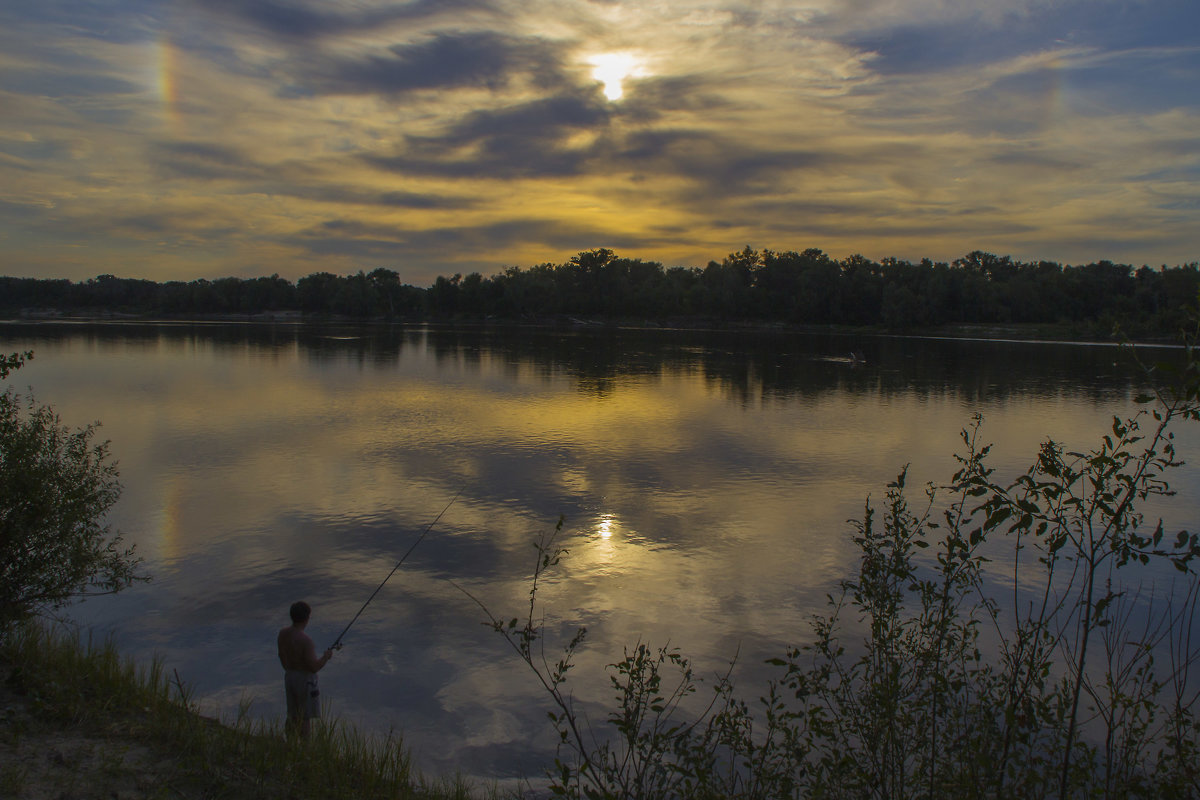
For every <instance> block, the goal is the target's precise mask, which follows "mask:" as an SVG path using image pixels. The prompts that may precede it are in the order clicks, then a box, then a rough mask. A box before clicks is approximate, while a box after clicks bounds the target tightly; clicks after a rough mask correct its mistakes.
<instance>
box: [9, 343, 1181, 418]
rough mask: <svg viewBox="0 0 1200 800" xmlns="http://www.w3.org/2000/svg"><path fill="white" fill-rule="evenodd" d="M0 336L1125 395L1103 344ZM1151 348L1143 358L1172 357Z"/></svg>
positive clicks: (373, 362) (756, 386) (842, 385)
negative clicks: (409, 353) (426, 354)
mask: <svg viewBox="0 0 1200 800" xmlns="http://www.w3.org/2000/svg"><path fill="white" fill-rule="evenodd" d="M0 334H3V335H5V336H6V338H12V339H21V340H22V341H31V342H34V343H36V342H38V341H44V342H61V341H66V340H67V339H75V338H79V337H82V338H83V339H84V341H85V342H87V344H88V346H95V347H99V348H105V347H118V346H119V347H131V346H134V347H146V346H152V345H153V346H166V347H179V348H182V349H188V348H192V347H194V348H197V349H211V350H212V351H213V352H215V353H219V354H226V353H232V352H236V351H241V350H244V349H246V348H255V349H257V350H260V351H266V352H268V353H270V352H272V351H274V352H276V353H278V354H280V355H282V354H283V353H286V352H291V351H292V350H293V349H298V351H299V352H300V353H301V355H302V356H303V358H305V359H306V360H308V361H311V362H314V363H318V364H319V363H329V362H333V361H345V360H347V358H349V360H351V361H352V362H354V363H357V364H359V365H361V366H364V367H367V366H370V367H376V368H380V369H388V368H392V367H394V366H395V364H396V363H397V362H398V361H399V359H400V358H401V356H402V355H403V354H404V353H405V352H406V351H408V352H412V353H421V354H425V353H428V354H429V355H431V356H432V357H433V359H434V361H435V363H436V364H437V365H438V366H439V367H443V368H444V367H447V366H450V365H455V366H458V367H461V368H465V369H468V370H479V369H480V368H481V365H482V364H483V363H484V361H485V357H486V360H488V361H490V362H491V363H497V364H501V365H503V366H504V369H505V371H506V372H507V373H508V374H516V373H517V372H519V371H523V372H526V373H529V374H534V375H541V376H544V377H547V378H548V377H550V376H553V375H566V376H568V377H569V378H571V379H572V380H573V381H574V382H575V384H576V386H577V389H578V391H579V392H581V393H583V394H587V395H592V396H596V397H605V396H608V395H610V394H611V393H612V392H613V391H614V390H615V389H616V387H618V386H619V385H620V384H621V383H622V382H624V381H626V380H628V379H630V378H634V377H642V376H654V375H659V374H661V373H663V372H664V371H669V372H687V373H695V374H699V375H703V376H704V378H705V379H706V380H707V381H709V382H710V383H712V384H714V385H715V387H716V388H718V389H719V390H721V391H724V392H727V393H728V394H729V395H730V396H732V397H734V398H736V399H737V400H738V401H739V402H741V403H743V404H754V403H760V402H765V401H767V400H769V399H786V398H793V397H802V398H810V399H811V398H816V397H819V396H821V395H824V394H827V393H829V392H845V393H847V394H851V395H857V394H867V393H873V392H878V393H880V394H881V395H883V396H884V397H890V396H894V395H899V394H915V395H916V396H917V397H935V396H939V395H945V394H958V395H961V396H962V397H963V399H964V400H966V401H969V402H972V403H977V402H994V401H999V400H1004V399H1005V398H1008V397H1011V396H1021V395H1026V394H1034V395H1040V396H1046V395H1060V394H1061V395H1068V396H1078V397H1079V398H1080V399H1083V400H1089V401H1101V400H1107V399H1111V398H1112V397H1114V396H1115V395H1117V394H1120V393H1124V392H1127V391H1129V389H1130V388H1131V387H1132V386H1134V385H1135V384H1136V383H1137V378H1136V376H1137V374H1138V372H1137V370H1136V368H1135V367H1134V366H1133V364H1132V361H1131V359H1130V358H1129V356H1128V354H1126V353H1124V352H1121V351H1120V350H1118V349H1117V348H1115V347H1108V346H1089V345H1074V344H1051V343H1032V342H1012V341H989V340H964V339H959V340H952V339H934V338H920V337H894V336H875V335H863V334H859V335H856V334H834V333H793V332H783V331H768V330H762V331H691V330H654V329H651V330H638V329H616V328H523V327H444V328H443V327H436V326H431V327H424V326H422V327H416V328H414V327H406V326H400V325H388V326H333V325H330V326H316V325H300V324H294V325H289V324H272V325H264V324H235V323H209V324H205V323H159V324H151V323H101V324H86V325H81V324H78V323H34V324H13V325H7V326H5V327H4V328H3V329H0ZM35 346H36V345H35ZM1150 352H1151V353H1152V354H1153V355H1152V356H1151V358H1150V360H1153V359H1154V358H1163V357H1167V358H1173V357H1176V356H1177V355H1178V353H1179V352H1180V351H1177V350H1162V349H1156V350H1153V351H1150Z"/></svg>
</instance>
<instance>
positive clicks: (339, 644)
mask: <svg viewBox="0 0 1200 800" xmlns="http://www.w3.org/2000/svg"><path fill="white" fill-rule="evenodd" d="M466 488H467V487H466V484H463V487H462V489H459V490H458V494H456V495H454V497H451V498H450V502H449V503H446V507H445V508H443V509H442V510H441V513H439V514H438V515H437V516H436V517H434V518H433V522H431V523H429V524H428V525H426V526H425V530H423V531H421V535H420V536H418V537H417V540H416V541H415V542H413V543H412V547H410V548H408V551H407V552H406V553H405V554H404V555H403V556H401V557H400V560H399V561H397V562H396V566H394V567H392V571H391V572H389V573H388V574H387V577H386V578H384V579H383V581H381V582H380V584H379V585H378V586H376V587H375V591H373V592H371V596H370V597H368V598H367V602H365V603H363V604H362V608H360V609H359V610H358V614H355V615H354V618H353V619H351V620H350V622H349V623H348V624H347V625H346V627H345V628H343V629H342V632H341V633H339V634H338V637H337V639H334V641H333V644H331V645H329V649H330V650H340V649H342V637H343V636H345V635H346V631H348V630H350V626H351V625H353V624H354V622H355V620H357V619H358V618H359V616H360V615H361V614H362V612H363V611H365V610H366V608H367V606H369V605H371V601H372V600H374V599H375V595H377V594H379V590H380V589H382V588H383V585H384V584H385V583H387V582H388V581H389V580H391V578H392V576H393V575H395V574H396V570H398V569H400V565H401V564H403V563H404V561H405V559H407V558H408V557H409V556H410V555H412V551H413V550H416V549H417V545H419V544H420V543H421V540H422V539H424V538H425V534H427V533H429V531H431V530H432V529H433V526H434V525H437V522H438V520H439V519H441V518H442V514H445V513H446V512H447V511H449V510H450V506H452V505H454V501H455V500H457V499H458V497H459V495H461V494H462V493H463V491H465V490H466Z"/></svg>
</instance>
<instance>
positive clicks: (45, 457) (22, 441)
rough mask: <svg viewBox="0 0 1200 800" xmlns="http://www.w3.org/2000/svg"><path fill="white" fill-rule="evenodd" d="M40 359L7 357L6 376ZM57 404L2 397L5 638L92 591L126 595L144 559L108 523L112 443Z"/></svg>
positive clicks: (0, 370)
mask: <svg viewBox="0 0 1200 800" xmlns="http://www.w3.org/2000/svg"><path fill="white" fill-rule="evenodd" d="M30 357H32V353H23V354H20V353H14V354H12V355H11V356H3V357H0V378H5V377H7V376H8V373H9V372H10V371H11V370H13V369H16V368H19V367H20V366H21V365H22V364H23V363H24V361H25V359H27V358H30ZM94 435H95V427H94V426H91V425H89V426H87V427H85V428H82V429H80V430H76V431H72V430H70V429H69V428H67V427H65V426H63V425H62V423H61V421H60V419H59V417H58V415H57V414H55V413H54V410H53V409H52V408H50V407H49V406H44V405H38V404H37V403H36V402H35V401H34V400H33V398H31V397H30V398H23V397H22V396H21V395H19V394H17V393H16V392H14V391H13V390H12V389H6V390H5V391H4V392H3V393H0V631H3V630H5V629H6V628H7V626H8V625H10V624H11V623H12V622H14V621H16V620H21V619H24V618H27V617H29V616H31V615H33V614H37V613H42V612H47V611H52V610H54V609H56V608H59V607H61V606H63V605H65V604H66V603H68V602H70V601H72V600H73V599H75V598H77V597H78V596H79V595H80V594H81V593H83V592H86V591H93V592H94V591H105V592H111V591H118V590H120V589H123V588H125V587H126V586H128V585H129V584H130V583H131V582H132V581H134V580H136V579H137V576H136V575H135V569H136V567H137V564H138V559H137V558H136V557H135V556H134V554H133V551H132V549H123V548H122V547H121V537H120V535H119V534H115V533H114V532H113V531H112V530H111V528H110V526H108V525H107V524H105V515H106V513H107V512H108V509H109V508H111V507H112V505H113V503H115V502H116V501H117V498H118V497H119V496H120V493H121V487H120V484H119V482H118V480H117V470H116V465H115V464H113V463H112V461H111V460H110V458H109V453H108V445H107V443H99V444H97V443H95V442H93V438H94Z"/></svg>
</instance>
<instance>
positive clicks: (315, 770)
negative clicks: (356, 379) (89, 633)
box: [0, 623, 498, 800]
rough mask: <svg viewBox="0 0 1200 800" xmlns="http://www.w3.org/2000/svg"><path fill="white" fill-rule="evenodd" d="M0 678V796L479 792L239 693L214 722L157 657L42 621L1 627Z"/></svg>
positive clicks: (355, 736) (386, 747)
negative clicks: (294, 722) (289, 721)
mask: <svg viewBox="0 0 1200 800" xmlns="http://www.w3.org/2000/svg"><path fill="white" fill-rule="evenodd" d="M0 679H4V687H3V702H0V723H3V724H2V725H0V795H3V796H72V797H85V796H86V797H92V796H95V797H113V796H121V797H127V796H140V797H181V798H196V797H204V798H321V799H322V800H336V799H337V798H356V799H357V798H401V799H403V800H408V799H409V798H413V799H414V800H415V799H417V798H420V799H421V800H451V799H453V800H466V799H467V798H470V797H473V796H478V795H473V794H472V787H471V786H470V785H469V784H468V783H467V782H466V781H465V780H463V779H461V778H455V779H444V780H432V781H431V780H427V779H425V778H424V777H423V776H421V775H420V774H419V773H418V772H417V771H416V770H415V769H414V767H413V765H412V760H411V758H410V755H409V753H408V751H407V750H406V749H405V748H404V744H403V741H402V740H401V739H400V737H398V736H392V735H389V736H388V737H386V738H382V739H380V738H374V737H369V736H366V735H363V734H362V733H360V732H358V731H357V730H355V729H354V728H353V727H351V726H349V725H347V724H345V723H343V722H340V721H338V720H336V719H335V720H331V721H327V722H324V723H323V724H318V725H314V729H313V733H312V735H311V736H310V737H309V738H308V739H306V740H299V739H295V738H292V739H289V738H288V737H287V736H286V735H285V733H284V727H283V725H282V724H280V723H264V722H256V721H252V720H250V719H249V717H248V715H247V714H246V713H245V712H246V708H247V706H248V704H246V705H244V706H243V708H242V709H241V710H240V713H239V714H238V719H237V720H236V721H235V722H233V723H231V724H227V725H226V724H221V723H219V722H218V721H216V720H213V719H209V718H207V717H204V716H202V715H200V714H198V713H197V712H196V710H195V708H194V706H193V703H192V699H191V697H190V694H189V693H188V692H187V690H186V688H185V687H182V686H181V685H179V684H178V683H175V682H173V681H172V680H171V679H170V678H169V677H168V676H167V675H165V674H164V671H163V667H162V664H161V662H158V661H155V662H154V663H152V664H150V665H148V666H146V665H143V666H139V665H137V664H135V663H134V662H133V661H131V660H128V659H123V658H122V657H121V656H120V655H119V653H118V652H117V650H116V648H115V646H114V645H113V643H112V642H111V641H104V642H96V641H94V640H93V639H91V638H90V637H89V638H87V639H86V640H85V639H83V638H82V637H80V636H79V635H78V634H72V633H69V632H64V631H63V630H62V629H61V628H51V627H49V626H47V625H45V624H40V623H26V624H23V625H19V626H16V627H14V628H12V629H10V630H8V631H5V632H0ZM30 753H36V757H35V756H33V755H31V754H30ZM55 768H59V769H55ZM62 792H66V795H63V794H62ZM483 796H487V797H492V798H496V797H497V796H498V792H497V791H495V790H494V789H493V790H491V791H488V792H485V793H484V795H483Z"/></svg>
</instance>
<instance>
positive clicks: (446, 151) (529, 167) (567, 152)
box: [365, 92, 610, 178]
mask: <svg viewBox="0 0 1200 800" xmlns="http://www.w3.org/2000/svg"><path fill="white" fill-rule="evenodd" d="M609 124H610V115H609V112H608V111H607V110H606V109H605V107H604V105H603V104H602V103H601V102H600V101H599V99H598V96H597V95H596V94H595V93H594V92H589V93H587V94H579V93H576V94H568V95H559V96H557V97H549V98H546V99H542V100H535V101H532V102H529V103H522V104H519V105H516V106H511V107H509V108H504V109H500V110H496V111H477V112H473V113H471V114H468V115H467V116H466V117H465V118H463V119H462V120H460V121H459V122H457V123H455V124H453V125H451V126H450V128H449V129H448V130H447V131H446V132H445V133H444V134H442V135H440V136H436V137H433V136H422V137H409V138H408V139H407V140H406V141H405V147H404V148H403V152H402V153H400V154H399V155H396V156H392V157H387V156H367V157H365V160H366V161H367V162H368V163H370V164H371V165H373V166H375V167H378V168H381V169H386V170H388V171H391V172H399V173H405V174H411V175H437V176H443V177H479V178H516V177H549V176H562V175H578V174H581V173H582V172H584V170H585V166H586V165H587V164H588V163H589V162H590V161H591V160H592V159H593V158H594V157H595V156H596V148H595V147H587V148H571V147H569V145H568V140H569V139H570V137H571V136H573V135H574V134H576V133H578V132H580V131H589V130H591V131H596V132H597V133H598V134H601V135H603V134H604V133H605V131H606V130H607V128H608V127H609ZM463 151H469V155H460V154H461V153H462V152H463Z"/></svg>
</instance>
